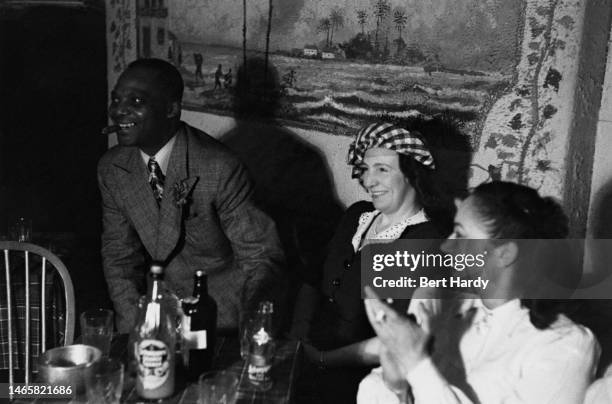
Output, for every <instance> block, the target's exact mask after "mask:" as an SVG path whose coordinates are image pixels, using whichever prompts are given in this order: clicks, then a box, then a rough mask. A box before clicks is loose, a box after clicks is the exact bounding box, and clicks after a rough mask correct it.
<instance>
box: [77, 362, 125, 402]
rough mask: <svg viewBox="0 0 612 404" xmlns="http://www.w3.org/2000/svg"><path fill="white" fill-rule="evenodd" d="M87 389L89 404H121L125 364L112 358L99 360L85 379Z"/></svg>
mask: <svg viewBox="0 0 612 404" xmlns="http://www.w3.org/2000/svg"><path fill="white" fill-rule="evenodd" d="M85 387H86V389H87V402H88V403H90V404H119V401H120V399H121V392H122V391H123V363H121V362H120V361H119V360H117V359H111V358H101V359H99V360H97V361H96V362H94V363H93V365H92V369H91V371H90V373H89V374H88V375H87V377H86V378H85Z"/></svg>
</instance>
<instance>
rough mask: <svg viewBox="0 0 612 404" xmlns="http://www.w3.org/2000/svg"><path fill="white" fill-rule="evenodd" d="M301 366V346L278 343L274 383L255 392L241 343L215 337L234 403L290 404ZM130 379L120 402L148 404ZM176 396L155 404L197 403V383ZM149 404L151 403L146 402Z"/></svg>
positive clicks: (123, 344) (123, 341)
mask: <svg viewBox="0 0 612 404" xmlns="http://www.w3.org/2000/svg"><path fill="white" fill-rule="evenodd" d="M111 357H117V358H127V335H120V336H119V337H118V338H115V339H114V340H113V345H112V347H111ZM301 363H302V345H301V343H300V342H297V341H286V340H281V341H278V346H277V349H276V353H275V357H274V362H273V366H272V379H273V382H274V384H273V385H272V388H271V389H270V390H268V391H265V392H262V391H258V390H255V388H254V387H253V386H251V384H250V383H249V380H248V375H247V364H246V363H245V361H243V360H242V359H241V358H240V344H239V341H238V338H237V337H218V338H217V346H216V348H215V358H214V362H213V369H211V370H228V371H230V372H232V373H234V374H236V376H238V378H239V387H238V399H237V401H236V403H237V404H246V403H250V404H268V403H270V404H289V403H291V402H292V398H293V393H294V387H295V382H296V380H297V378H298V376H299V371H300V367H301ZM134 383H135V380H134V378H133V376H130V375H128V374H126V377H125V382H124V394H123V397H122V398H121V402H122V403H130V404H131V403H147V401H146V400H143V399H140V398H139V397H138V394H137V393H136V389H135V387H134ZM177 385H178V386H177V387H178V388H177V391H176V393H175V394H174V395H173V396H172V397H169V398H167V399H164V400H160V401H157V402H156V403H157V404H197V403H198V385H197V382H196V383H193V384H189V385H187V386H185V384H184V383H183V384H181V381H177ZM67 402H69V403H71V404H77V403H84V402H85V401H79V400H72V401H68V400H40V399H37V400H18V401H17V400H16V401H14V403H64V404H65V403H67ZM149 403H150V402H149Z"/></svg>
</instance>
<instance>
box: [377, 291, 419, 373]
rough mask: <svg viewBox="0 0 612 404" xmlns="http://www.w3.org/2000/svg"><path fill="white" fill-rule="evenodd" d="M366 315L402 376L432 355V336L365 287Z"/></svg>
mask: <svg viewBox="0 0 612 404" xmlns="http://www.w3.org/2000/svg"><path fill="white" fill-rule="evenodd" d="M365 293H366V296H367V299H366V300H365V307H366V313H367V315H368V319H369V320H370V324H372V327H373V328H374V331H375V332H376V334H377V335H378V337H379V338H380V340H381V342H382V343H383V345H384V346H385V348H386V350H387V352H388V354H389V355H390V356H391V358H392V359H393V361H394V362H395V363H396V364H397V365H398V368H399V370H400V372H401V374H402V375H404V376H405V375H406V374H408V373H409V372H410V371H411V370H412V369H413V368H414V367H415V366H416V365H417V364H418V363H419V362H420V361H421V360H423V359H425V358H427V357H428V356H429V354H428V352H427V345H428V342H429V340H430V335H429V334H428V333H427V332H425V330H423V329H422V328H421V327H419V326H418V325H417V324H416V323H415V322H414V321H413V320H411V319H409V318H408V317H406V316H404V315H401V314H399V313H397V312H396V311H395V310H394V309H393V308H391V307H389V306H387V305H386V304H384V303H383V302H381V301H380V300H379V298H378V296H377V295H376V293H374V291H373V290H372V289H371V288H369V287H367V286H366V288H365Z"/></svg>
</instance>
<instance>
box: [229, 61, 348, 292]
mask: <svg viewBox="0 0 612 404" xmlns="http://www.w3.org/2000/svg"><path fill="white" fill-rule="evenodd" d="M266 70H267V73H265V71H266ZM234 91H235V94H234V105H233V108H234V112H235V115H236V120H237V125H236V127H235V128H234V129H232V130H230V131H229V132H227V133H225V134H223V135H222V136H221V140H222V141H223V142H224V143H225V144H226V145H227V146H229V147H230V148H231V149H232V150H233V151H234V152H236V153H237V154H238V156H239V157H240V159H241V160H242V161H243V162H244V163H245V165H246V166H247V167H248V169H249V171H250V173H251V176H252V177H253V179H254V182H255V195H254V198H255V202H256V203H257V204H258V206H259V207H260V208H261V209H262V210H263V211H265V212H266V213H267V214H268V215H269V216H270V217H272V218H273V219H274V221H275V222H276V226H277V229H278V232H279V236H280V238H281V242H282V244H283V247H284V250H285V254H286V255H287V264H288V269H289V272H290V277H291V281H292V282H291V284H292V289H291V290H290V291H289V296H295V294H296V293H297V289H296V290H293V288H295V287H297V286H298V285H299V283H300V282H303V281H307V282H309V283H316V282H318V280H319V279H320V277H321V273H320V272H321V267H322V263H323V260H324V259H325V254H326V247H327V243H328V241H329V239H330V238H331V236H332V235H333V233H334V231H335V228H336V225H337V223H338V220H339V218H340V216H341V214H342V207H341V205H340V204H339V202H338V201H337V200H336V197H335V191H334V188H333V184H332V181H331V175H330V172H329V168H328V167H327V164H326V162H325V159H324V157H323V155H322V153H321V152H320V151H319V150H317V149H316V148H314V147H313V146H312V145H310V144H308V143H306V142H305V141H303V140H302V139H301V138H300V137H299V136H298V135H297V134H295V133H294V132H292V131H291V130H288V129H287V128H284V127H282V126H281V125H280V124H279V123H278V122H277V121H276V120H275V116H276V113H277V109H278V106H279V102H278V101H279V96H280V92H281V86H280V83H279V78H278V72H277V70H276V68H275V67H274V66H273V65H271V64H269V65H268V66H266V64H265V61H264V60H263V59H261V58H252V59H249V60H248V61H247V65H246V68H245V66H241V67H240V68H239V70H238V74H237V82H236V87H235V90H234Z"/></svg>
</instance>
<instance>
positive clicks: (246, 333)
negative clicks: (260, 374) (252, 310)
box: [238, 314, 253, 360]
mask: <svg viewBox="0 0 612 404" xmlns="http://www.w3.org/2000/svg"><path fill="white" fill-rule="evenodd" d="M252 327H253V318H252V317H251V316H250V315H249V314H244V315H243V316H242V319H241V321H240V327H239V329H238V333H239V338H240V357H241V358H242V359H243V360H247V359H248V358H249V352H250V345H251V328H252Z"/></svg>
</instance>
